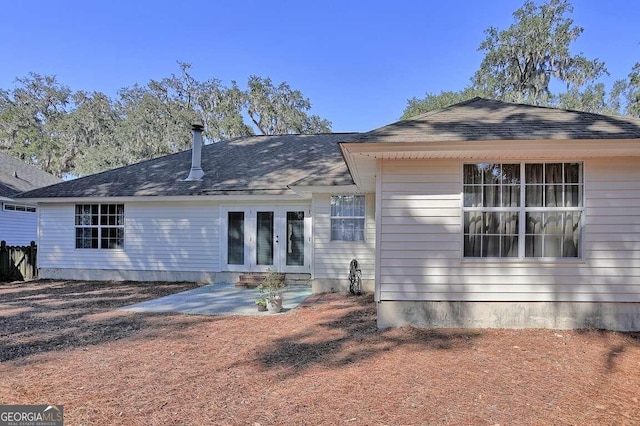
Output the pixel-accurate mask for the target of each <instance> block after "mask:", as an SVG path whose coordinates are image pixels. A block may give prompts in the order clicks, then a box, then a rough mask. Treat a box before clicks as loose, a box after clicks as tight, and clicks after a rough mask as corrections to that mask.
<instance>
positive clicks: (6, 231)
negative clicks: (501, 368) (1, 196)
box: [0, 203, 38, 246]
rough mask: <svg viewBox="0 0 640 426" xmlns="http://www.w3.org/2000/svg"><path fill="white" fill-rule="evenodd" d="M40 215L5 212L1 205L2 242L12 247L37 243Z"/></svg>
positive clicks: (0, 227)
mask: <svg viewBox="0 0 640 426" xmlns="http://www.w3.org/2000/svg"><path fill="white" fill-rule="evenodd" d="M37 229H38V214H37V213H33V212H16V211H5V210H4V207H3V205H2V203H0V241H2V240H4V241H6V242H7V245H10V246H28V245H29V244H30V243H31V241H37Z"/></svg>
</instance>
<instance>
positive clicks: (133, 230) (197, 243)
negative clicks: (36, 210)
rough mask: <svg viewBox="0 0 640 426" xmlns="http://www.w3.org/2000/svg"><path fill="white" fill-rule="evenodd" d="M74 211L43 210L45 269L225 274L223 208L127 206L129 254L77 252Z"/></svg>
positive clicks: (41, 254)
mask: <svg viewBox="0 0 640 426" xmlns="http://www.w3.org/2000/svg"><path fill="white" fill-rule="evenodd" d="M74 209H75V207H74V204H54V205H50V204H45V205H41V207H40V242H39V249H38V262H39V267H40V268H71V269H73V268H82V269H121V270H146V271H210V272H215V271H219V269H220V260H219V247H220V243H219V210H220V209H219V207H218V205H216V204H214V203H204V202H200V203H196V202H193V203H125V248H124V250H102V249H76V248H75V223H74Z"/></svg>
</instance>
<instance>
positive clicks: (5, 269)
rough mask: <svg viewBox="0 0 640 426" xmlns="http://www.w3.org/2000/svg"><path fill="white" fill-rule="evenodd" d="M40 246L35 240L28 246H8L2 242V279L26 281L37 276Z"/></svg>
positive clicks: (0, 245) (0, 251) (0, 249)
mask: <svg viewBox="0 0 640 426" xmlns="http://www.w3.org/2000/svg"><path fill="white" fill-rule="evenodd" d="M37 254H38V247H37V246H36V243H35V242H34V241H31V245H28V246H8V245H7V243H6V242H5V241H2V242H0V281H24V280H30V279H32V278H36V277H37V276H38V269H37V268H36V257H37Z"/></svg>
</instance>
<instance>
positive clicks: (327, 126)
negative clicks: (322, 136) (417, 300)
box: [246, 75, 331, 135]
mask: <svg viewBox="0 0 640 426" xmlns="http://www.w3.org/2000/svg"><path fill="white" fill-rule="evenodd" d="M248 85H249V89H248V90H247V99H246V105H247V113H248V115H249V117H250V118H251V121H253V123H254V124H255V125H256V127H257V128H258V129H259V130H260V132H261V133H262V134H263V135H282V134H287V133H326V132H329V131H331V123H330V122H329V121H327V120H323V119H321V118H320V117H318V116H317V115H311V116H310V115H307V113H306V112H307V111H308V110H309V109H311V103H310V102H309V99H306V98H304V97H303V96H302V93H300V91H298V90H292V89H291V87H289V85H288V84H287V83H280V84H279V85H278V86H274V85H273V83H272V82H271V79H269V78H260V77H257V76H255V75H252V76H251V77H249V83H248Z"/></svg>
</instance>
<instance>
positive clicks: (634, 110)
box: [626, 62, 640, 117]
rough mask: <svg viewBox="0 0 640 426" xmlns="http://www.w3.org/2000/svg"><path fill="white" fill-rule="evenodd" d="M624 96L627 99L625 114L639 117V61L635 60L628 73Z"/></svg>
mask: <svg viewBox="0 0 640 426" xmlns="http://www.w3.org/2000/svg"><path fill="white" fill-rule="evenodd" d="M626 98H627V101H628V104H627V110H626V112H627V114H629V115H631V116H633V117H640V62H637V63H636V64H635V65H634V66H633V69H632V70H631V73H629V83H628V86H627V92H626Z"/></svg>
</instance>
